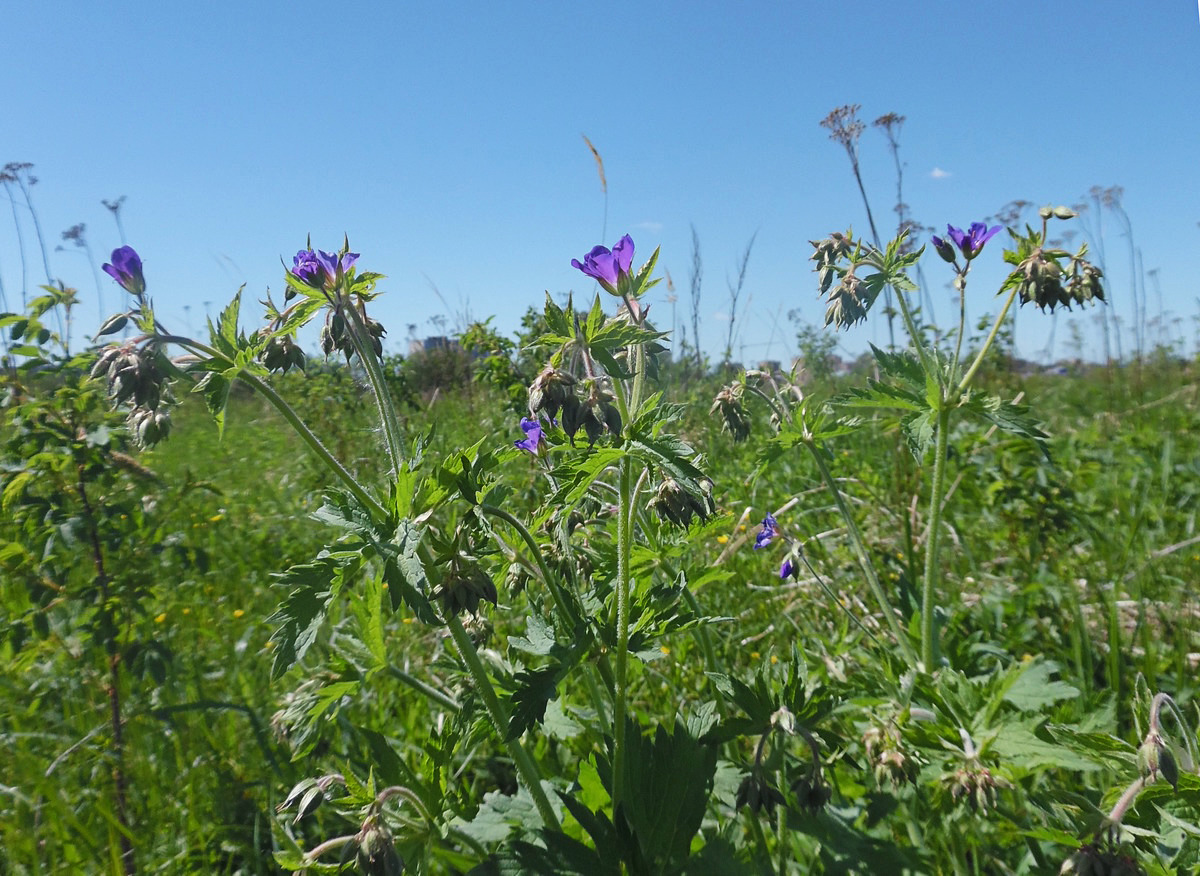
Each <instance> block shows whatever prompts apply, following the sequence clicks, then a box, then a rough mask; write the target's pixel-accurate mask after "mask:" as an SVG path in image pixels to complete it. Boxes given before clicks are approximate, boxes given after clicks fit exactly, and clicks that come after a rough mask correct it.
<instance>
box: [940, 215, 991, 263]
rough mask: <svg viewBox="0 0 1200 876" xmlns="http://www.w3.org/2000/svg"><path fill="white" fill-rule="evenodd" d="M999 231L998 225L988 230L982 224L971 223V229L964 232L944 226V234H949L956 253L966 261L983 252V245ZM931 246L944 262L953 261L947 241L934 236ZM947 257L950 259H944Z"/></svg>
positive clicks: (952, 252)
mask: <svg viewBox="0 0 1200 876" xmlns="http://www.w3.org/2000/svg"><path fill="white" fill-rule="evenodd" d="M999 230H1000V226H999V225H993V226H992V227H991V228H988V227H987V225H986V224H984V223H983V222H972V223H971V227H970V228H968V229H967V230H966V231H963V230H962V229H961V228H955V227H954V226H953V225H947V226H946V232H947V234H949V236H950V240H951V241H953V242H954V246H956V247H958V251H959V252H961V253H962V255H963V258H964V259H966V260H967V261H970V260H971V259H973V258H975V256H977V255H979V254H980V253H981V252H983V245H984V244H985V243H987V242H988V241H989V240H991V239H992V237H994V236H995V234H996V232H997V231H999ZM933 246H934V249H936V250H937V251H938V255H940V256H941V257H942V258H944V259H946V261H954V250H953V249H952V248H951V246H950V242H949V241H947V240H944V239H942V238H940V237H937V236H935V237H934V238H933ZM947 255H949V256H950V258H946V257H947Z"/></svg>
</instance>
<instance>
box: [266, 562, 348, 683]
mask: <svg viewBox="0 0 1200 876" xmlns="http://www.w3.org/2000/svg"><path fill="white" fill-rule="evenodd" d="M342 565H343V563H342V562H340V561H339V560H338V559H335V558H334V557H331V556H323V557H318V558H317V559H316V560H314V561H313V562H311V563H304V564H302V565H298V566H292V567H291V568H290V569H288V570H287V571H286V572H278V573H274V577H275V578H276V579H277V581H278V582H279V585H280V586H283V587H290V588H291V590H290V592H289V593H288V595H287V597H286V598H285V599H284V601H283V603H282V604H281V605H280V606H279V608H278V609H276V611H275V613H274V614H272V615H271V616H270V617H269V618H267V623H268V624H270V623H276V624H279V625H280V626H279V627H278V629H276V630H275V632H273V633H272V634H271V641H272V642H274V643H275V661H274V663H273V664H272V665H271V679H272V680H275V679H277V678H279V677H280V676H282V675H283V674H284V673H285V672H287V671H288V670H289V669H291V668H292V667H293V666H294V665H295V664H296V663H297V662H298V661H299V660H300V659H301V658H302V657H304V654H305V653H306V652H307V651H308V649H309V648H310V647H311V646H312V643H313V642H314V641H316V638H317V633H318V632H319V631H320V629H321V625H322V624H323V623H324V621H325V613H326V611H327V610H328V608H329V604H330V602H332V601H333V598H334V596H336V595H337V590H338V588H337V587H336V586H335V585H336V584H337V583H338V582H340V580H341V576H340V574H339V573H340V571H341V568H342Z"/></svg>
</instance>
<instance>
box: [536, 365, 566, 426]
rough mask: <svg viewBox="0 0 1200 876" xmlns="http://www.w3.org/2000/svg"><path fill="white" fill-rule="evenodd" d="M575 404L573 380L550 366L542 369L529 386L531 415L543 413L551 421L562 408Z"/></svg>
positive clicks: (563, 372)
mask: <svg viewBox="0 0 1200 876" xmlns="http://www.w3.org/2000/svg"><path fill="white" fill-rule="evenodd" d="M576 403H577V399H576V398H575V378H574V377H572V376H571V375H570V374H569V373H567V372H566V371H561V370H559V369H558V368H554V367H553V366H551V365H547V366H546V367H545V368H543V369H542V370H541V371H540V372H539V373H538V376H537V377H535V378H534V379H533V383H532V384H530V386H529V410H530V412H531V413H534V414H537V413H540V412H542V411H545V412H546V416H548V417H550V419H552V420H553V419H555V418H557V417H558V412H559V411H560V410H562V408H563V407H564V406H568V405H572V404H576Z"/></svg>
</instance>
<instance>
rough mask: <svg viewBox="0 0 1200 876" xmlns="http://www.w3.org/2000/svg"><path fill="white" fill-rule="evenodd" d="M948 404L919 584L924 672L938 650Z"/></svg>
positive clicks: (943, 408) (941, 415)
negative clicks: (936, 604) (937, 610)
mask: <svg viewBox="0 0 1200 876" xmlns="http://www.w3.org/2000/svg"><path fill="white" fill-rule="evenodd" d="M949 431H950V407H949V405H948V404H947V402H946V400H945V399H942V401H941V402H940V408H939V410H938V422H937V439H936V446H935V449H934V458H933V483H932V485H931V487H930V490H929V535H928V537H927V539H926V543H925V578H924V581H923V582H922V586H921V661H922V662H923V663H924V664H925V671H926V672H933V661H934V654H935V652H936V650H937V643H936V635H937V634H936V632H935V626H934V622H933V608H934V595H935V594H934V584H935V583H936V581H937V570H938V548H939V547H940V545H941V535H942V495H943V493H944V491H945V483H946V447H947V444H948V441H949V435H948V433H949Z"/></svg>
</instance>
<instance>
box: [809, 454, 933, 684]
mask: <svg viewBox="0 0 1200 876" xmlns="http://www.w3.org/2000/svg"><path fill="white" fill-rule="evenodd" d="M804 444H805V446H806V447H807V448H808V451H809V453H810V454H812V458H813V460H814V461H815V462H816V464H817V470H818V471H820V473H821V479H822V480H823V481H824V482H825V486H826V487H827V488H828V490H829V492H830V493H831V494H832V495H833V501H834V503H835V504H836V505H837V508H838V513H839V514H841V516H842V521H843V522H844V523H845V524H846V533H847V535H849V536H850V545H851V547H852V548H853V549H854V553H855V556H857V557H858V564H859V566H860V567H861V568H862V571H863V575H865V576H866V578H867V584H868V585H869V586H870V588H871V593H872V595H874V597H875V601H876V602H878V603H879V608H880V611H882V612H883V619H884V620H885V621H886V622H887V625H888V628H889V629H890V630H891V631H892V635H893V636H894V637H895V639H896V642H897V643H898V644H899V645H900V650H902V651H903V652H904V657H905V659H906V660H907V661H908V663H909V665H915V664H916V661H917V653H916V651H914V650H913V646H912V643H911V642H910V641H909V640H908V634H907V633H906V632H905V631H904V628H903V627H901V626H900V621H899V619H898V618H897V617H896V612H895V610H894V609H893V608H892V603H891V601H890V600H889V599H888V596H887V591H885V590H884V589H883V584H882V583H880V581H879V577H878V576H877V575H876V574H875V566H874V564H873V563H872V562H871V555H870V554H869V553H868V552H867V546H866V543H865V542H864V541H863V537H862V533H861V532H860V531H859V529H858V523H856V522H855V520H854V515H853V514H851V513H850V508H849V506H847V505H846V499H845V497H844V496H842V491H841V490H840V489H838V485H837V482H836V481H834V479H833V474H832V473H831V472H830V471H829V466H828V465H827V464H826V463H825V458H824V457H823V456H822V455H821V449H820V448H819V447H817V443H816V441H815V440H813V439H812V438H807V439H805V442H804Z"/></svg>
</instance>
